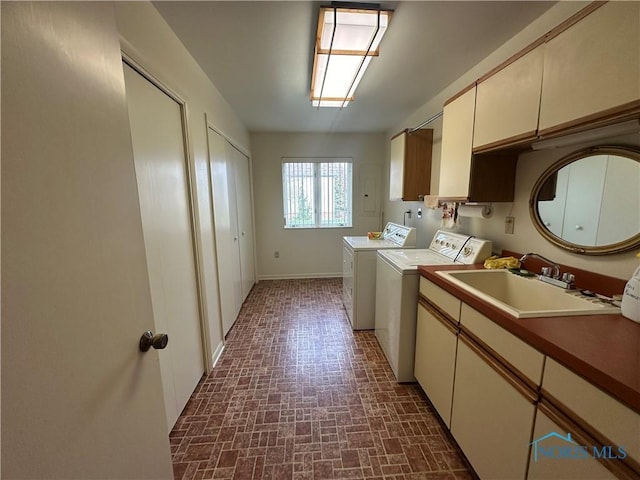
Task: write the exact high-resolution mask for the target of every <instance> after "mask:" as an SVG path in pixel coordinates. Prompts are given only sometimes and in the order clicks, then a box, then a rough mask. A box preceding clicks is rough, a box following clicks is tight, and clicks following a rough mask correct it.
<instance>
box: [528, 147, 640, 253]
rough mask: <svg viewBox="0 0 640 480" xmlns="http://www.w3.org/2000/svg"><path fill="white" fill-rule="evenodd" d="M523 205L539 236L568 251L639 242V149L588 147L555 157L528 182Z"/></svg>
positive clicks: (622, 247) (608, 249)
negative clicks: (530, 189) (526, 204)
mask: <svg viewBox="0 0 640 480" xmlns="http://www.w3.org/2000/svg"><path fill="white" fill-rule="evenodd" d="M529 211H530V213H531V218H532V220H533V224H534V225H535V227H536V229H537V230H538V231H539V232H540V234H542V236H543V237H545V238H546V239H547V240H549V241H550V242H552V243H554V244H555V245H557V246H559V247H562V248H564V249H566V250H569V251H571V252H574V253H581V254H585V255H605V254H610V253H619V252H624V251H627V250H632V249H634V248H636V247H638V246H640V149H638V148H633V147H613V146H601V147H590V148H587V149H584V150H580V151H577V152H574V153H572V154H570V155H567V156H566V157H563V158H561V159H560V160H558V161H557V162H556V163H555V164H553V165H552V166H551V167H549V168H548V169H547V170H546V171H545V172H544V173H543V174H542V176H541V177H540V178H539V179H538V181H537V182H536V184H535V185H534V187H533V192H532V193H531V199H530V200H529Z"/></svg>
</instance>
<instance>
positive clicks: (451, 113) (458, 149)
mask: <svg viewBox="0 0 640 480" xmlns="http://www.w3.org/2000/svg"><path fill="white" fill-rule="evenodd" d="M475 108H476V88H475V86H474V87H473V88H472V89H470V90H468V91H467V92H465V93H464V94H462V95H461V96H459V97H458V98H456V99H455V100H453V101H452V102H450V103H448V104H447V105H445V106H444V115H443V123H442V149H441V154H440V182H439V187H438V195H439V196H441V197H461V198H466V197H467V196H468V195H469V183H470V179H471V148H472V142H473V122H474V112H475Z"/></svg>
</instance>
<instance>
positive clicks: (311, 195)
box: [282, 158, 353, 228]
mask: <svg viewBox="0 0 640 480" xmlns="http://www.w3.org/2000/svg"><path fill="white" fill-rule="evenodd" d="M352 172H353V162H352V160H351V159H350V158H330V159H329V158H322V159H313V158H283V159H282V193H283V204H284V226H285V228H331V227H350V226H351V216H352V215H351V213H352V208H351V205H352V203H353V202H352V183H353V182H352V176H353V173H352Z"/></svg>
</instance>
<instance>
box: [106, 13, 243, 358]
mask: <svg viewBox="0 0 640 480" xmlns="http://www.w3.org/2000/svg"><path fill="white" fill-rule="evenodd" d="M115 9H116V17H117V22H118V29H119V31H120V35H121V37H122V48H123V51H124V52H125V53H127V54H128V55H130V56H131V57H133V59H134V60H135V61H136V62H138V63H139V64H140V65H141V66H142V67H144V68H145V69H146V70H147V71H149V73H151V74H152V75H153V76H154V77H155V78H156V79H158V80H160V81H161V82H162V83H163V84H165V85H166V86H167V87H168V88H169V89H170V90H171V91H173V92H175V93H176V94H178V95H179V96H180V97H181V98H182V99H183V100H184V101H185V102H186V107H187V116H188V118H187V122H188V136H189V148H190V158H189V162H190V167H191V170H192V176H193V179H194V182H193V183H194V186H195V192H194V197H195V198H194V201H195V209H196V219H197V223H198V225H197V227H196V229H197V237H198V238H197V243H198V249H199V259H200V268H201V281H202V286H203V288H202V290H203V294H204V299H203V300H204V310H205V319H204V321H205V330H206V332H205V335H206V340H207V343H208V345H207V346H208V349H209V350H210V355H209V358H208V359H207V360H208V361H209V367H210V366H211V363H212V361H213V360H212V358H211V357H212V356H213V357H215V356H216V354H217V353H219V352H220V351H221V348H222V344H223V337H222V330H221V327H220V306H219V298H218V273H217V262H216V256H215V237H214V231H213V217H212V204H211V190H210V183H209V170H208V149H207V126H206V122H205V115H206V117H207V119H208V121H209V123H210V124H212V125H214V126H215V127H216V129H217V130H218V131H220V132H222V133H223V134H224V135H225V136H226V137H227V138H229V139H230V140H231V141H232V142H233V143H234V144H235V145H237V146H238V147H239V148H241V149H242V150H244V151H245V152H247V153H248V152H249V134H248V132H247V130H246V128H245V127H244V125H243V124H242V122H241V121H240V119H239V118H238V116H237V115H236V114H235V113H234V112H233V110H232V109H231V107H230V106H229V104H228V103H227V102H226V101H225V100H224V98H223V97H222V95H221V94H220V93H219V92H218V90H217V89H216V87H215V85H213V84H212V83H211V81H210V80H209V78H208V77H207V76H206V75H205V73H204V72H203V71H202V69H201V68H200V66H199V65H198V64H197V63H196V61H195V60H194V59H193V57H192V56H191V55H190V54H189V52H188V51H187V49H186V48H185V47H184V45H183V44H182V43H181V42H180V40H178V38H177V37H176V35H175V34H174V33H173V30H171V28H170V27H169V26H168V24H167V23H166V22H165V21H164V19H163V18H162V16H161V15H160V14H159V13H158V11H157V10H156V9H155V8H154V7H153V5H152V4H151V3H148V2H116V3H115Z"/></svg>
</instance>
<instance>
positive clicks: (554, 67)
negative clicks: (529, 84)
mask: <svg viewBox="0 0 640 480" xmlns="http://www.w3.org/2000/svg"><path fill="white" fill-rule="evenodd" d="M594 7H595V5H594ZM557 30H558V31H559V33H557V34H555V32H551V33H550V35H549V37H550V38H549V40H548V41H547V43H546V45H545V53H544V80H543V83H542V99H541V104H540V125H539V133H540V135H545V134H552V133H555V132H557V131H561V130H563V129H567V128H570V127H579V126H582V125H588V124H590V123H593V122H594V121H599V120H605V121H606V120H608V119H614V118H617V117H623V116H625V115H626V114H628V113H630V112H634V111H635V112H636V113H637V112H638V110H639V109H640V2H608V3H606V4H605V5H603V6H601V7H599V8H597V9H596V10H595V11H594V12H593V13H590V14H589V15H587V16H586V17H585V18H583V19H581V20H580V21H578V22H577V23H575V24H573V25H571V26H570V27H568V28H565V29H564V30H563V29H562V28H561V27H559V28H558V29H557Z"/></svg>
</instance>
